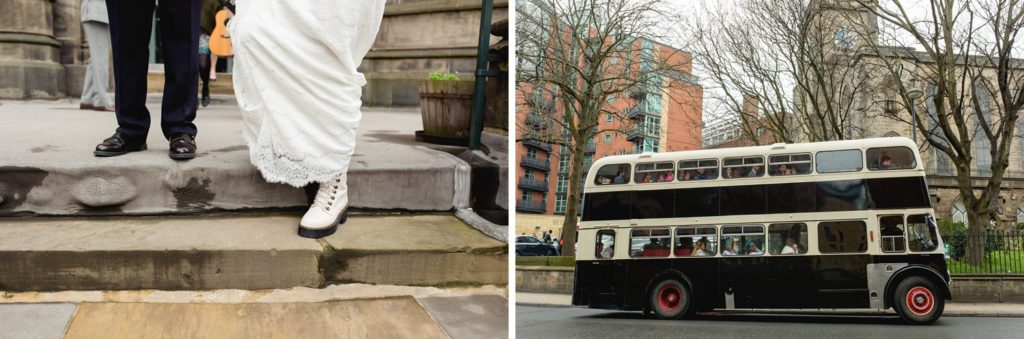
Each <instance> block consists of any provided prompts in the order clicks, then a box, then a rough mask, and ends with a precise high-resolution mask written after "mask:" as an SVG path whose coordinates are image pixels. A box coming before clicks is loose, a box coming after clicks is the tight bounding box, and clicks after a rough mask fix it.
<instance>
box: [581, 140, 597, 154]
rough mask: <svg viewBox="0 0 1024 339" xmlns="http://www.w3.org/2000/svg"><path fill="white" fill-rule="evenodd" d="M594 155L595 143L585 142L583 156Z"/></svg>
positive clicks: (595, 150) (595, 151)
mask: <svg viewBox="0 0 1024 339" xmlns="http://www.w3.org/2000/svg"><path fill="white" fill-rule="evenodd" d="M594 153H597V143H595V142H594V141H593V140H591V141H589V142H587V144H586V145H584V146H583V154H594Z"/></svg>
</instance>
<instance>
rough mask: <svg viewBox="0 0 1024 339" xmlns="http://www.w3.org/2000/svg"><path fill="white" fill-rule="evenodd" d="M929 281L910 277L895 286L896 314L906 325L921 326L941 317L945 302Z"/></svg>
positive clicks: (894, 303) (894, 302)
mask: <svg viewBox="0 0 1024 339" xmlns="http://www.w3.org/2000/svg"><path fill="white" fill-rule="evenodd" d="M936 292H939V290H938V289H936V288H935V284H933V283H932V282H931V281H930V280H928V279H925V278H922V277H919V276H911V277H908V278H906V279H903V281H901V282H900V284H899V285H897V286H896V293H895V294H894V296H895V298H896V300H894V301H893V305H896V307H895V308H896V313H899V315H900V318H902V319H903V321H905V322H907V323H908V324H914V325H923V324H929V323H932V322H934V321H935V320H938V319H939V316H941V315H942V309H943V307H945V302H946V300H945V299H944V298H943V297H942V294H941V292H940V293H936Z"/></svg>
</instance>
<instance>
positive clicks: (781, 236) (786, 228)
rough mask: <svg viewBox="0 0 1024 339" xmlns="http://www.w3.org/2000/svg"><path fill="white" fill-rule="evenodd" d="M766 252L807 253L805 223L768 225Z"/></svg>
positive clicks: (777, 253) (776, 253)
mask: <svg viewBox="0 0 1024 339" xmlns="http://www.w3.org/2000/svg"><path fill="white" fill-rule="evenodd" d="M768 253H770V254H772V255H786V254H804V253H807V224H804V223H786V224H771V225H768Z"/></svg>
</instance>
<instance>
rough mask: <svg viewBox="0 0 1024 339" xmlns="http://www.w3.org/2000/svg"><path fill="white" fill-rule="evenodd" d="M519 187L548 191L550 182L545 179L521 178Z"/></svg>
mask: <svg viewBox="0 0 1024 339" xmlns="http://www.w3.org/2000/svg"><path fill="white" fill-rule="evenodd" d="M519 188H522V189H527V190H533V191H537V192H547V191H548V183H547V182H544V181H538V180H531V179H527V178H520V179H519Z"/></svg>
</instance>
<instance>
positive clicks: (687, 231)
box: [674, 226, 718, 257]
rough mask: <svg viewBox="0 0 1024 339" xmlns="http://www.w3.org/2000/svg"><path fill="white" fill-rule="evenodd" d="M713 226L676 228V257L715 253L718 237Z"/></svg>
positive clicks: (701, 255)
mask: <svg viewBox="0 0 1024 339" xmlns="http://www.w3.org/2000/svg"><path fill="white" fill-rule="evenodd" d="M716 233H717V231H716V230H715V227H714V226H696V227H678V228H676V243H675V250H674V252H675V254H676V256H677V257H691V256H692V257H706V256H714V255H715V253H717V252H718V251H717V248H718V237H716V236H715V235H716Z"/></svg>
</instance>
